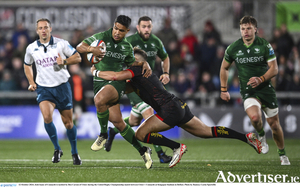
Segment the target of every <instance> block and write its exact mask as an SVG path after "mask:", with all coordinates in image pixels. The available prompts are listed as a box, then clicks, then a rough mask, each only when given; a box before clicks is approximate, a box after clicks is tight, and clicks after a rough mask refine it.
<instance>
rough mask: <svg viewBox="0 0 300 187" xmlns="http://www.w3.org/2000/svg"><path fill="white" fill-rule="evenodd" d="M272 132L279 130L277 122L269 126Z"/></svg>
mask: <svg viewBox="0 0 300 187" xmlns="http://www.w3.org/2000/svg"><path fill="white" fill-rule="evenodd" d="M269 125H270V127H271V130H272V131H278V130H280V129H281V126H280V124H279V122H277V121H275V122H272V123H270V124H269Z"/></svg>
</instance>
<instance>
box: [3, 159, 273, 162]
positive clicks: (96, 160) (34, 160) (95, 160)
mask: <svg viewBox="0 0 300 187" xmlns="http://www.w3.org/2000/svg"><path fill="white" fill-rule="evenodd" d="M70 160H72V159H66V160H61V161H70ZM82 161H84V162H139V161H141V160H135V159H128V160H126V159H82ZM245 161H257V160H227V159H226V160H222V159H221V160H201V159H199V160H184V159H183V160H180V162H245ZM269 161H277V160H269ZM0 162H49V159H0Z"/></svg>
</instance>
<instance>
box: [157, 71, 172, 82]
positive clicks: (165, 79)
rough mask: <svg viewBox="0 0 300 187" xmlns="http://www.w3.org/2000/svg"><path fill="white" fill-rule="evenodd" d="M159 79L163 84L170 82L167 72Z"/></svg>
mask: <svg viewBox="0 0 300 187" xmlns="http://www.w3.org/2000/svg"><path fill="white" fill-rule="evenodd" d="M159 80H160V81H161V82H162V83H163V84H168V83H169V82H170V77H169V74H167V73H164V74H162V75H161V76H160V77H159Z"/></svg>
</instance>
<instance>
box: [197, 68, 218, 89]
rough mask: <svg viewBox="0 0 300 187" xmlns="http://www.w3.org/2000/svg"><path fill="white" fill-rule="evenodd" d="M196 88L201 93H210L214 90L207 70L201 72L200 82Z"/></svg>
mask: <svg viewBox="0 0 300 187" xmlns="http://www.w3.org/2000/svg"><path fill="white" fill-rule="evenodd" d="M198 90H199V91H200V92H203V93H210V92H213V91H216V88H215V85H214V83H213V82H212V79H211V75H210V74H209V72H203V73H202V76H201V83H200V85H199V87H198Z"/></svg>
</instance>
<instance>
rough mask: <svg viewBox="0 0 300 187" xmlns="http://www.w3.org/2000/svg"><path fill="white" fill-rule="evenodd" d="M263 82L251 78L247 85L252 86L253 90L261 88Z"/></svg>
mask: <svg viewBox="0 0 300 187" xmlns="http://www.w3.org/2000/svg"><path fill="white" fill-rule="evenodd" d="M262 82H263V81H262V80H261V78H259V77H251V78H250V79H249V81H248V82H247V85H250V86H251V87H252V88H255V87H257V86H259V85H260V84H261V83H262Z"/></svg>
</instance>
